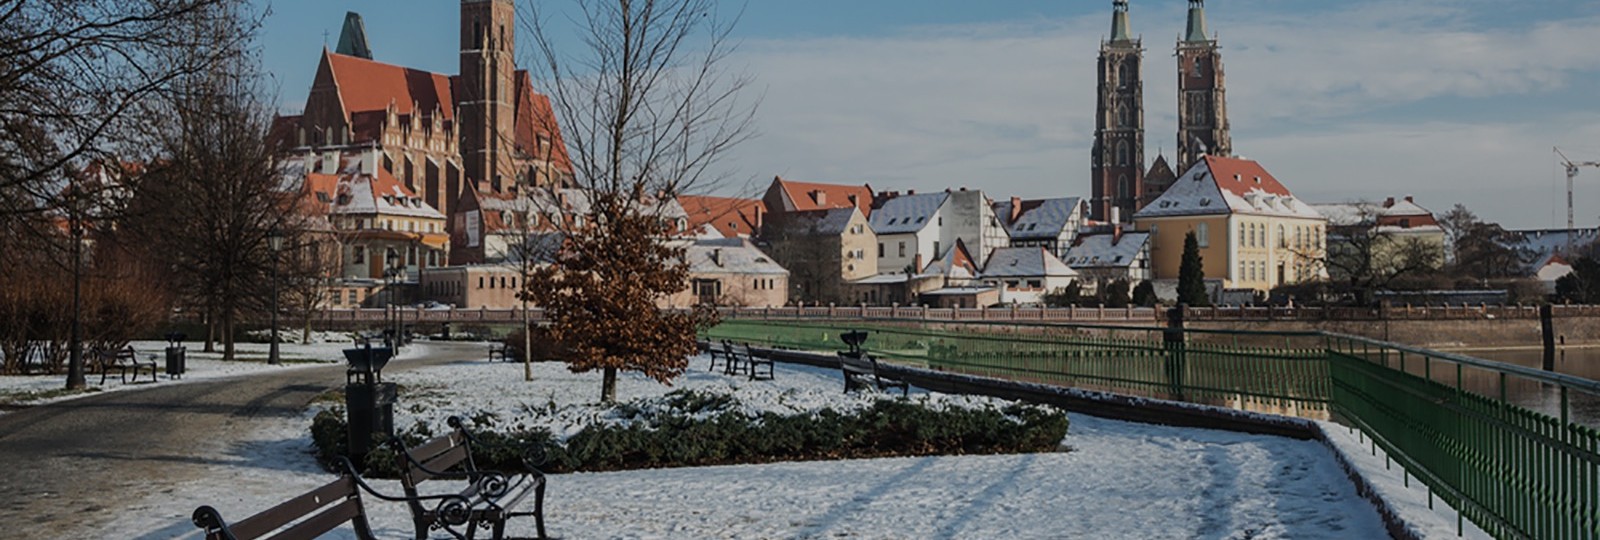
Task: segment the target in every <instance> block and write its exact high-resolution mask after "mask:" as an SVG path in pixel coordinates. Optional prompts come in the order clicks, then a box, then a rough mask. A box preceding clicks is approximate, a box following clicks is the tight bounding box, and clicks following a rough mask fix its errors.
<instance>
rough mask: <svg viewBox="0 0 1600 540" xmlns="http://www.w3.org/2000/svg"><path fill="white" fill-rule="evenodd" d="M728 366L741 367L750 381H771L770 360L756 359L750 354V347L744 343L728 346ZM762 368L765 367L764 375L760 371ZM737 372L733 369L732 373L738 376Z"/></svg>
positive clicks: (771, 369)
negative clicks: (747, 373)
mask: <svg viewBox="0 0 1600 540" xmlns="http://www.w3.org/2000/svg"><path fill="white" fill-rule="evenodd" d="M728 365H730V366H743V370H744V371H747V372H749V374H750V380H752V381H756V380H772V379H773V365H772V359H770V358H757V357H756V355H754V354H751V353H750V345H749V344H746V343H738V344H731V343H730V344H728ZM763 366H765V367H766V374H764V375H763V374H762V371H761V368H762V367H763ZM738 371H739V370H738V369H734V370H733V373H734V374H738Z"/></svg>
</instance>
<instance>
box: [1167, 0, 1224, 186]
mask: <svg viewBox="0 0 1600 540" xmlns="http://www.w3.org/2000/svg"><path fill="white" fill-rule="evenodd" d="M1205 4H1206V3H1205V0H1189V32H1188V33H1187V34H1186V35H1185V36H1184V38H1183V39H1182V40H1181V41H1179V42H1178V50H1177V57H1178V163H1177V165H1178V168H1177V169H1176V171H1175V172H1177V174H1178V175H1179V176H1182V175H1183V173H1185V172H1188V170H1189V167H1191V166H1193V165H1194V163H1195V162H1196V161H1199V160H1200V157H1201V156H1204V155H1212V156H1230V155H1232V154H1233V140H1232V138H1231V137H1229V136H1228V90H1227V87H1226V86H1225V85H1224V83H1223V75H1222V53H1221V52H1219V47H1218V46H1217V42H1216V40H1213V39H1210V38H1209V37H1207V36H1206V7H1205Z"/></svg>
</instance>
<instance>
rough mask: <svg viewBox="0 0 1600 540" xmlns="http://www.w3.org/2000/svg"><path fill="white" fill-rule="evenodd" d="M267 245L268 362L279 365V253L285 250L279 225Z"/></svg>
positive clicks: (272, 231) (269, 236) (268, 237)
mask: <svg viewBox="0 0 1600 540" xmlns="http://www.w3.org/2000/svg"><path fill="white" fill-rule="evenodd" d="M267 245H268V246H269V247H271V248H272V344H271V345H269V346H268V348H267V363H268V364H271V365H274V366H276V365H278V364H281V363H282V360H280V359H279V358H278V253H279V252H280V251H281V250H283V233H282V232H279V231H278V228H277V227H273V228H272V230H269V231H267Z"/></svg>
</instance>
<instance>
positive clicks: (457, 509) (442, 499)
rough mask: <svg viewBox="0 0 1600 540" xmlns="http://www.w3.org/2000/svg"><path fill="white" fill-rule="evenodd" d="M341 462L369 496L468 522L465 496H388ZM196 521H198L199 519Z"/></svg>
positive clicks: (451, 520)
mask: <svg viewBox="0 0 1600 540" xmlns="http://www.w3.org/2000/svg"><path fill="white" fill-rule="evenodd" d="M339 462H340V464H341V466H342V467H343V468H344V470H345V472H346V473H347V474H349V475H350V478H351V479H353V480H355V483H356V487H359V488H361V491H365V492H366V493H367V494H368V495H371V496H373V497H377V498H378V499H379V500H384V501H389V502H418V503H421V502H428V501H438V505H437V506H435V509H434V512H435V514H436V515H438V516H439V517H440V521H443V522H445V523H449V524H451V525H462V524H465V523H466V522H467V519H468V517H469V514H470V512H471V510H472V500H470V499H468V498H467V497H464V496H462V495H460V494H458V493H445V494H440V495H418V496H415V497H407V496H405V495H388V494H385V493H383V492H381V491H378V490H377V489H374V488H373V487H372V486H371V485H370V484H367V480H366V479H365V478H362V477H361V474H359V473H358V472H357V471H356V466H355V464H354V463H351V462H350V459H349V458H345V457H342V456H341V457H340V458H339ZM213 512H214V510H213ZM198 514H199V511H198V510H197V511H196V515H197V516H198ZM196 519H198V517H197V518H196ZM219 519H220V516H219ZM196 524H198V522H196Z"/></svg>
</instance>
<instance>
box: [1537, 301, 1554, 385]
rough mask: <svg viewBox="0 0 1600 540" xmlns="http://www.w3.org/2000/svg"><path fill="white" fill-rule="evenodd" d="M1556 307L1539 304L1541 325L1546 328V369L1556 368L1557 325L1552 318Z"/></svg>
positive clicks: (1552, 369)
mask: <svg viewBox="0 0 1600 540" xmlns="http://www.w3.org/2000/svg"><path fill="white" fill-rule="evenodd" d="M1554 314H1555V308H1553V307H1551V306H1550V304H1545V305H1542V306H1539V327H1540V328H1541V329H1543V330H1544V370H1545V371H1555V370H1556V325H1555V321H1554V320H1552V319H1553V317H1554Z"/></svg>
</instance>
